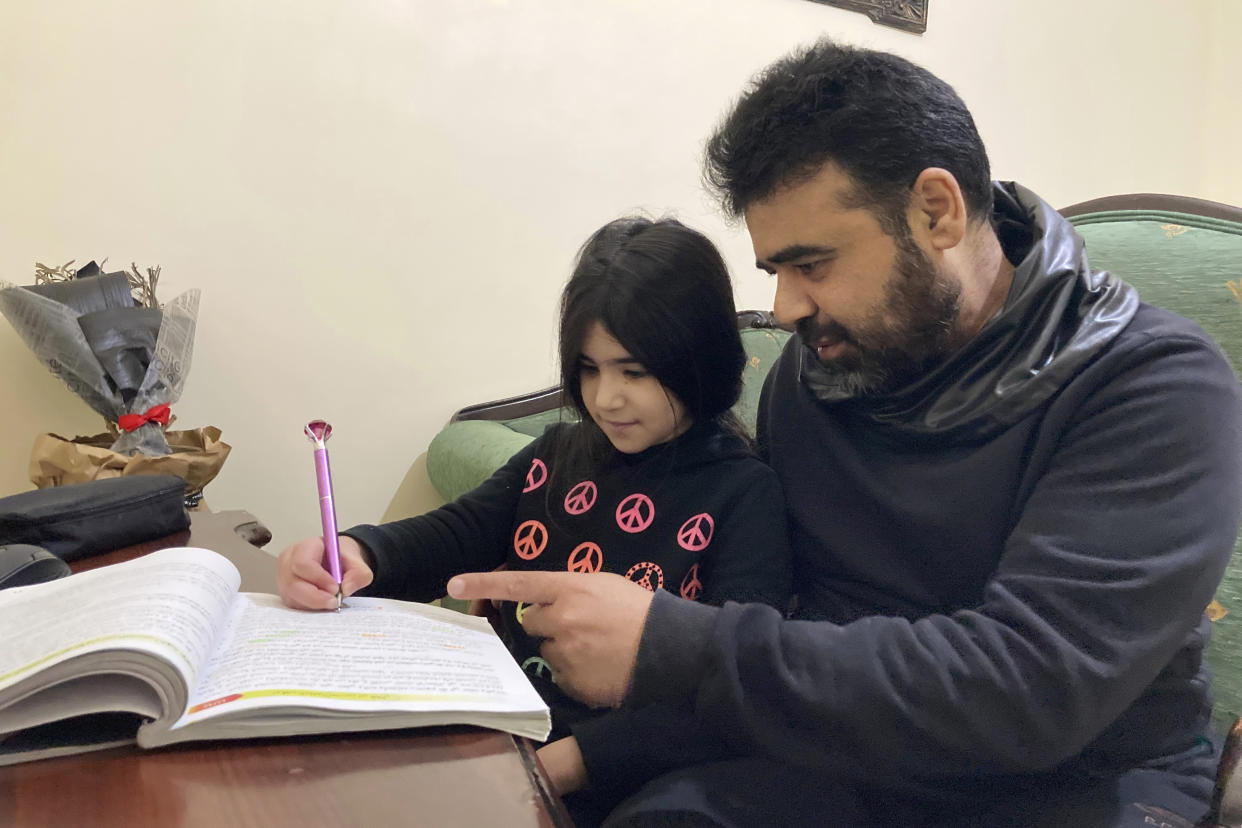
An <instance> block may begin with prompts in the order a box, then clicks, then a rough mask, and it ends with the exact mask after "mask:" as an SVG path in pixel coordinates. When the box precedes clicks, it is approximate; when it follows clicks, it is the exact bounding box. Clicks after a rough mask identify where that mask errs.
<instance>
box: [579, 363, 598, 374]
mask: <svg viewBox="0 0 1242 828" xmlns="http://www.w3.org/2000/svg"><path fill="white" fill-rule="evenodd" d="M578 373H579V374H597V373H599V368H597V367H595V366H594V365H579V366H578Z"/></svg>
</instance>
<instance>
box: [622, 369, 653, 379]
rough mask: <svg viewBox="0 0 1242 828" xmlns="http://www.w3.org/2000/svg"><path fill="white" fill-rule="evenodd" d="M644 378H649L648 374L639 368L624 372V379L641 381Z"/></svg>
mask: <svg viewBox="0 0 1242 828" xmlns="http://www.w3.org/2000/svg"><path fill="white" fill-rule="evenodd" d="M646 376H649V374H648V373H647V372H646V371H644V370H642V369H641V368H629V369H627V370H626V372H625V378H626V379H642V378H643V377H646Z"/></svg>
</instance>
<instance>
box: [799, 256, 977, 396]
mask: <svg viewBox="0 0 1242 828" xmlns="http://www.w3.org/2000/svg"><path fill="white" fill-rule="evenodd" d="M896 244H897V257H896V261H895V262H894V269H895V270H896V275H895V278H894V279H893V280H892V281H891V282H890V283H889V286H888V290H887V291H886V292H885V296H884V300H883V305H882V306H881V308H880V309H879V310H877V311H876V312H875V313H874V314H872V315H871V317H870V318H868V319H867V320H866V322H865V323H863V324H862V325H858V326H855V328H854V329H853V330H850V329H847V328H846V327H845V326H843V325H841V324H839V323H837V322H828V323H825V324H819V323H817V322H816V321H815V319H813V318H806V319H801V320H799V321H798V324H797V329H798V334H799V336H801V337H802V342H803V344H804V345H806V346H807V348H808V350H810V351H811V353H810V354H809V356H810V358H811V359H814V360H816V362H818V363H819V365H818V367H819V370H818V371H817V372H816V373H817V374H819V376H820V378H821V379H823V380H827V381H828V382H829V383H830V384H831V385H832V386H834V387H835V388H836V390H837V392H838V393H841V394H843V395H844V396H849V397H857V396H863V395H870V394H883V393H888V392H892V391H895V390H896V389H898V388H901V387H903V386H905V385H907V384H908V383H910V382H912V381H914V380H916V379H918V378H919V377H921V376H923V375H924V374H925V373H926V372H927V371H928V370H930V369H931V368H933V367H934V366H935V365H936V364H937V363H939V362H941V361H942V360H943V359H944V358H945V357H947V356H948V355H949V354H951V353H952V352H953V351H954V350H956V349H957V347H959V346H960V345H961V343H960V342H959V341H957V337H956V333H957V331H956V327H957V319H958V315H959V313H960V311H961V304H960V303H961V287H960V285H957V284H956V283H954V282H952V281H949V280H948V279H946V278H944V277H943V276H941V275H940V274H939V273H938V272H937V271H936V267H935V265H934V264H933V263H932V261H931V259H929V258H928V257H927V254H926V253H924V252H923V251H922V250H921V249H920V248H919V247H918V245H916V244H915V243H914V239H913V238H912V237H911V236H910V235H909V234H908V233H907V234H903V235H901V236H898V237H897V239H896ZM825 338H826V339H828V340H830V341H832V342H838V341H844V342H848V343H850V344H851V345H852V346H853V348H851V349H848V350H847V351H846V352H845V353H844V354H842V355H841V356H840V357H839V358H837V359H834V360H832V361H821V360H820V359H819V354H818V353H817V352H816V351H815V349H814V345H815V343H816V342H817V341H820V340H823V339H825Z"/></svg>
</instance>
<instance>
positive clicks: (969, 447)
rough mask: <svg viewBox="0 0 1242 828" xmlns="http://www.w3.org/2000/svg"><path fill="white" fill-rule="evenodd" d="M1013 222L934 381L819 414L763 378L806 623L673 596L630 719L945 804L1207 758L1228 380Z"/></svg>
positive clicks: (1192, 329) (1003, 217)
mask: <svg viewBox="0 0 1242 828" xmlns="http://www.w3.org/2000/svg"><path fill="white" fill-rule="evenodd" d="M997 198H998V212H999V215H998V217H997V218H996V219H995V221H996V224H997V227H998V233H999V235H1000V236H1001V239H1002V244H1003V246H1004V247H1005V252H1006V255H1007V256H1008V257H1009V259H1010V260H1011V261H1013V262H1015V265H1016V269H1017V272H1016V273H1015V280H1014V287H1013V289H1012V290H1011V294H1010V297H1009V299H1008V300H1007V303H1006V306H1005V308H1004V309H1002V311H1001V312H1000V313H999V314H998V316H997V317H996V318H994V319H993V320H992V321H991V322H989V323H988V325H986V326H985V327H984V329H983V330H982V331H981V332H980V334H979V335H977V337H976V339H975V340H974V341H972V343H970V344H968V345H967V346H966V348H965V349H964V351H963V352H961V353H959V354H957V355H955V356H954V358H953V359H952V360H951V361H950V362H949V363H948V364H946V365H945V366H943V367H942V368H941V369H938V372H937V374H936V375H934V376H931V377H928V378H926V381H920V384H919V387H918V388H914V389H909V390H908V391H909V392H908V393H904V392H903V394H899V395H895V397H894V398H893V399H886V400H864V399H855V400H851V399H843V400H837V401H825V400H824V399H823V396H824V395H823V394H820V393H816V391H815V389H814V388H813V387H812V386H813V385H814V383H813V382H809V381H808V376H807V372H806V370H805V360H806V359H807V358H808V351H807V349H806V347H805V346H804V345H803V344H802V343H801V342H800V341H799V339H798V338H797V337H793V338H792V339H791V340H790V342H789V344H788V346H787V348H786V350H785V352H784V354H783V355H782V357H781V359H780V360H779V361H778V363H777V365H776V366H775V367H774V368H773V371H772V373H771V374H770V375H769V377H768V381H767V385H766V386H765V389H764V395H763V399H762V401H761V408H760V421H759V423H760V424H759V438H760V445H761V456H763V457H765V459H767V460H768V461H769V462H770V463H771V465H772V467H773V468H774V469H775V470H776V472H777V474H778V476H779V477H780V480H781V483H782V486H783V489H784V492H785V497H786V501H787V503H788V508H789V512H790V516H791V540H792V543H793V546H794V565H795V579H796V580H795V587H796V591H797V592H798V593H799V610H798V618H799V619H803V620H797V619H795V620H785V619H783V618H782V617H781V615H780V613H778V612H776V611H774V610H771V609H769V608H767V607H761V606H740V605H735V604H730V605H728V606H726V607H724V608H722V609H715V608H710V607H703V606H696V605H692V604H689V603H686V602H680V601H675V600H670V599H668V598H666V597H664V596H657V598H656V600H655V602H653V604H652V608H651V611H650V614H649V616H648V619H647V624H646V627H645V629H644V633H643V640H642V644H641V647H640V651H639V656H638V663H637V665H636V672H635V676H634V681H633V686H632V689H631V693H630V698H629V700H627V703H631V704H644V703H650V702H651V701H652V700H654V699H662V700H665V701H669V702H677V703H684V704H689V705H692V706H693V707H694V708H695V709H696V710H697V712H698V714H699V716H700V718H701V719H702V720H703V721H704V722H705V723H706V724H707V725H708V726H712V725H713V724H714V726H715V727H716V728H717V729H718V730H719V731H720V732H721V733H725V734H727V738H728V740H729V741H730V743H731V745H732V746H733V747H734V749H735V750H737V751H742V752H757V753H760V754H764V755H769V756H772V757H775V758H777V759H779V760H780V761H784V762H789V763H792V764H797V765H800V766H802V767H810V768H814V769H816V770H817V771H819V772H821V773H824V774H826V775H830V776H831V778H833V779H836V780H841V781H843V782H845V783H856V784H859V785H870V786H874V787H875V788H878V789H881V790H888V791H891V792H892V793H894V794H897V793H898V792H900V793H901V794H903V795H906V796H910V797H915V798H919V797H922V798H923V800H924V801H927V802H930V801H933V800H934V799H935V798H937V797H945V796H951V792H952V791H954V790H958V791H970V790H974V791H978V790H990V791H1005V792H1007V793H1006V794H1004V795H1021V794H1022V793H1023V792H1027V795H1030V794H1029V790H1031V788H1030V785H1031V783H1032V782H1033V778H1034V776H1036V775H1037V776H1039V777H1040V778H1041V779H1044V780H1048V779H1065V780H1069V779H1074V778H1082V777H1084V776H1096V777H1098V776H1101V775H1103V776H1109V775H1117V774H1120V773H1122V772H1124V771H1126V770H1127V769H1131V768H1136V767H1139V766H1145V767H1148V768H1153V769H1159V768H1162V767H1169V766H1171V765H1172V764H1173V762H1174V761H1175V759H1176V756H1177V755H1178V754H1179V753H1182V752H1188V751H1195V750H1205V749H1206V750H1208V751H1209V752H1210V746H1209V747H1207V748H1205V747H1204V738H1205V735H1206V734H1207V733H1208V716H1209V713H1210V707H1211V701H1210V691H1209V686H1210V675H1209V673H1208V671H1207V670H1206V667H1205V666H1204V664H1203V659H1202V656H1203V650H1204V647H1205V644H1206V639H1207V636H1208V625H1207V621H1206V619H1205V618H1204V615H1203V610H1204V607H1205V606H1206V605H1207V603H1208V602H1209V601H1210V600H1211V598H1212V596H1213V593H1214V591H1215V589H1216V586H1217V584H1218V582H1219V580H1220V578H1221V575H1222V573H1223V571H1224V568H1225V565H1226V563H1227V562H1228V560H1229V556H1230V553H1231V551H1232V549H1233V544H1234V540H1235V537H1236V533H1237V529H1238V517H1239V505H1240V504H1242V483H1240V480H1242V427H1240V423H1242V406H1240V404H1239V392H1238V381H1237V379H1236V378H1235V377H1234V375H1233V372H1232V370H1231V369H1230V367H1229V365H1228V363H1227V362H1226V360H1225V359H1224V357H1223V355H1222V354H1221V353H1220V352H1219V350H1218V349H1217V348H1216V346H1215V345H1214V344H1213V343H1212V342H1211V341H1210V340H1209V339H1208V337H1207V336H1206V335H1205V334H1204V333H1203V331H1202V330H1200V329H1199V328H1198V327H1197V326H1196V325H1194V324H1193V323H1190V322H1188V321H1186V320H1184V319H1182V318H1180V317H1178V316H1176V315H1174V314H1172V313H1168V312H1166V311H1162V310H1159V309H1156V308H1153V307H1150V306H1147V305H1141V304H1139V303H1138V302H1137V301H1135V300H1130V299H1126V298H1125V293H1126V291H1128V290H1129V289H1128V287H1126V286H1124V285H1120V284H1119V283H1118V282H1116V280H1113V279H1111V278H1110V277H1108V276H1107V274H1099V273H1092V272H1091V271H1090V269H1089V266H1088V264H1087V260H1086V258H1085V256H1084V255H1083V249H1082V242H1081V239H1079V238H1078V237H1077V236H1076V235H1075V234H1074V233H1073V231H1072V229H1071V228H1070V227H1069V226H1068V225H1067V224H1066V223H1065V222H1064V221H1063V220H1062V219H1060V217H1059V216H1057V215H1056V213H1055V212H1054V211H1053V210H1052V209H1051V208H1050V207H1048V206H1047V205H1046V204H1044V203H1043V202H1041V201H1039V200H1038V199H1037V198H1036V197H1035V196H1034V195H1033V194H1031V193H1029V192H1028V191H1025V190H1023V189H1022V188H1020V187H1016V186H1014V185H1009V186H1007V187H1004V188H1001V189H999V190H998V194H997ZM1093 292H1094V293H1093ZM1110 292H1111V293H1110ZM1105 294H1108V295H1109V296H1111V297H1112V298H1111V299H1100V298H1099V297H1101V296H1104V295H1105ZM1093 296H1094V298H1093ZM1097 300H1098V301H1097ZM1092 303H1095V305H1094V306H1093V304H1092ZM1075 349H1077V350H1075ZM1063 358H1064V361H1062V359H1063ZM1048 377H1052V378H1053V380H1052V381H1048ZM687 654H694V655H693V656H692V657H687ZM1047 789H1048V788H1047V787H1045V788H1044V790H1047ZM965 801H968V802H969V801H972V800H971V799H970V798H969V797H967V798H966V799H965Z"/></svg>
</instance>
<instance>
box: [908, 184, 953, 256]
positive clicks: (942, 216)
mask: <svg viewBox="0 0 1242 828" xmlns="http://www.w3.org/2000/svg"><path fill="white" fill-rule="evenodd" d="M907 217H908V219H909V221H910V229H911V230H912V231H913V233H914V237H915V238H916V239H920V240H924V241H925V242H926V243H927V244H929V245H930V246H931V247H932V249H934V250H940V251H944V250H948V249H950V248H953V247H956V246H957V245H958V244H959V243H960V242H961V241H962V239H963V238H965V236H966V225H967V224H968V218H967V213H966V199H965V198H963V197H962V188H961V187H959V186H958V185H957V179H956V178H955V177H954V176H953V173H951V172H949V171H948V170H946V169H943V168H941V167H928V168H927V169H925V170H923V171H922V172H921V173H919V177H918V178H916V179H915V180H914V186H913V187H912V188H911V190H910V209H909V211H908V216H907Z"/></svg>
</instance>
